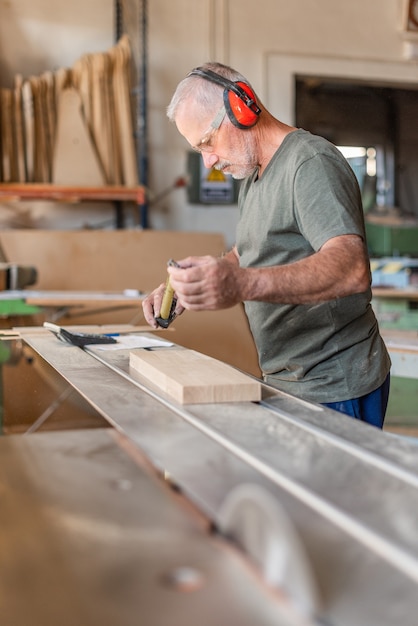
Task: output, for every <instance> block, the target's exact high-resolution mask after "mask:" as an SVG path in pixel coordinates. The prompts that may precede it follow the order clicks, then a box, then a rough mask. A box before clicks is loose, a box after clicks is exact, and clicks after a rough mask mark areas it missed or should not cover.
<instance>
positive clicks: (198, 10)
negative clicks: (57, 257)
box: [0, 0, 418, 243]
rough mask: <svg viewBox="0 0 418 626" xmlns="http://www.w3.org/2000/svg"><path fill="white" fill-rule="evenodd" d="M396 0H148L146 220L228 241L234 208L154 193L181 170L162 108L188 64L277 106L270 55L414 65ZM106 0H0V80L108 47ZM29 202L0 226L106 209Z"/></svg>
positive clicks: (176, 139) (95, 219)
mask: <svg viewBox="0 0 418 626" xmlns="http://www.w3.org/2000/svg"><path fill="white" fill-rule="evenodd" d="M127 4H129V2H127ZM402 4H403V2H402V0H350V2H346V3H340V2H335V0H315V1H311V2H307V1H306V0H293V1H292V2H288V0H259V2H258V3H257V4H256V5H255V4H254V3H253V2H251V1H250V0H201V1H199V2H196V1H195V0H149V1H148V27H149V28H148V107H149V108H148V120H149V133H148V136H149V172H150V180H149V186H150V189H151V192H152V195H153V196H154V197H156V198H158V196H159V195H161V196H162V197H161V199H160V200H158V201H156V202H155V203H152V202H151V206H150V209H149V221H150V226H151V227H153V228H158V229H166V230H191V231H210V232H213V231H214V230H217V231H220V232H222V233H223V235H224V236H225V238H226V240H227V242H228V243H232V242H233V240H234V228H235V223H236V219H237V209H236V206H235V205H232V206H212V205H211V206H202V205H196V204H189V203H188V202H187V195H186V190H185V189H184V188H176V189H173V190H172V191H171V192H170V193H168V194H166V195H164V194H163V193H162V192H163V191H164V190H166V189H168V188H169V187H170V186H171V185H172V184H173V182H174V181H175V180H176V179H177V178H178V177H180V176H183V175H185V174H186V173H187V172H186V156H187V146H186V145H185V142H184V140H183V139H182V138H181V137H180V136H179V135H178V133H177V131H176V129H175V127H174V126H173V125H171V124H170V123H169V122H168V121H167V119H166V115H165V109H166V106H167V103H168V102H169V99H170V96H171V94H172V92H173V89H174V88H175V86H176V84H177V82H178V81H179V80H180V79H181V78H182V77H183V76H184V75H185V74H186V73H187V72H188V71H189V70H190V69H191V68H192V67H194V66H197V65H199V64H201V63H203V62H204V61H206V60H208V59H217V60H219V61H222V62H226V63H229V64H231V65H233V66H235V67H237V68H238V69H240V70H241V71H242V72H243V73H244V74H245V75H246V76H247V77H248V78H249V79H250V80H251V82H252V83H253V86H254V87H255V89H256V90H257V91H258V92H259V94H260V96H261V98H262V99H263V100H265V102H266V104H267V105H270V106H273V112H275V110H274V107H275V106H276V103H275V102H273V99H272V96H271V71H269V58H270V57H271V55H272V54H276V55H277V54H278V55H294V56H295V57H299V56H300V57H305V56H306V57H310V58H313V57H322V58H325V59H329V60H330V61H335V60H337V61H338V59H341V60H347V59H353V60H356V61H365V62H369V61H373V62H374V63H378V64H381V66H382V68H383V70H384V67H385V64H386V63H388V64H391V63H402V64H405V65H411V64H412V65H415V69H416V61H414V60H410V59H408V58H405V42H404V38H403V36H402V29H401V13H402ZM113 5H114V3H113V2H111V1H110V0H89V2H85V1H83V2H82V1H81V0H73V2H71V3H65V2H63V1H62V0H61V1H58V0H1V1H0V86H1V87H11V86H12V84H13V77H14V75H15V74H17V73H20V74H22V75H23V76H24V77H27V76H29V75H30V74H39V73H41V72H43V71H46V70H54V69H57V68H59V67H65V66H71V65H72V64H73V63H74V62H75V61H76V60H77V59H78V58H79V57H80V56H81V55H83V54H85V53H88V52H95V51H99V50H106V49H108V48H109V47H110V46H111V45H113V44H114V33H115V25H114V15H113V10H114V6H113ZM138 27H139V26H138ZM417 75H418V71H417ZM270 101H272V102H270ZM285 121H291V120H285ZM33 206H34V205H33V204H32V205H29V203H21V205H20V206H19V208H16V205H13V207H10V206H7V207H3V211H2V215H0V226H3V227H7V226H16V225H18V226H24V227H25V226H26V227H42V228H62V227H64V228H67V227H74V228H78V227H83V226H86V225H89V226H91V225H93V226H94V225H95V224H96V223H97V224H99V223H102V222H103V221H106V219H105V218H106V216H111V213H110V211H111V209H110V208H107V209H106V210H104V211H103V212H100V214H99V213H98V212H97V210H92V209H88V208H87V207H85V208H83V210H82V211H80V210H75V209H74V208H66V209H63V208H62V207H60V208H59V210H56V211H55V210H54V211H52V210H51V208H50V207H48V208H45V209H42V208H41V209H38V213H35V214H34V213H33ZM106 211H109V213H106ZM33 215H35V217H33ZM133 219H134V220H135V219H136V218H135V216H134V217H133ZM16 222H17V224H16Z"/></svg>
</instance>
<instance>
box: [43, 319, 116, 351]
mask: <svg viewBox="0 0 418 626" xmlns="http://www.w3.org/2000/svg"><path fill="white" fill-rule="evenodd" d="M44 328H47V329H48V330H50V331H51V332H53V333H54V335H56V336H57V337H58V339H60V340H61V341H64V342H65V343H70V344H71V345H73V346H78V347H79V348H83V347H84V346H87V345H92V344H95V343H117V340H116V339H115V338H114V337H112V335H103V334H98V333H76V332H72V331H69V330H66V329H65V328H62V327H61V326H57V325H56V324H51V322H44Z"/></svg>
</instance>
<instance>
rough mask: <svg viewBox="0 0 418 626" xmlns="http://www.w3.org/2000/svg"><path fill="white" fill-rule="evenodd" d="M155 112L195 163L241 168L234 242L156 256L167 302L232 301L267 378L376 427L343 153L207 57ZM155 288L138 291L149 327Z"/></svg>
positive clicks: (366, 274)
mask: <svg viewBox="0 0 418 626" xmlns="http://www.w3.org/2000/svg"><path fill="white" fill-rule="evenodd" d="M167 114H168V117H169V119H171V120H172V121H174V122H175V124H176V126H177V129H178V130H179V132H180V133H181V134H182V135H183V136H184V137H185V139H186V140H187V141H188V143H189V144H190V146H191V147H192V148H194V149H195V150H198V151H199V152H200V153H201V155H202V158H203V161H204V164H205V166H206V167H207V168H209V169H210V168H215V169H218V170H220V171H222V172H224V173H225V174H230V175H232V176H233V177H234V178H238V179H245V180H244V181H243V182H242V183H241V187H240V193H239V201H238V203H239V209H240V218H239V222H238V225H237V233H236V234H237V237H236V245H235V246H234V248H233V249H232V250H231V251H230V252H229V253H228V254H226V255H225V256H223V257H222V258H214V257H210V256H204V257H189V258H186V259H183V260H180V261H179V262H178V263H179V265H180V268H179V267H169V268H168V271H169V274H170V282H171V286H172V287H173V289H174V290H175V292H176V297H177V305H176V313H177V314H179V313H182V312H183V311H184V309H188V310H191V311H200V310H215V309H222V308H228V307H231V306H233V305H235V304H237V303H238V302H241V301H242V302H244V305H245V311H246V314H247V316H248V320H249V323H250V328H251V332H252V334H253V337H254V340H255V344H256V347H257V350H258V356H259V362H260V367H261V370H262V372H263V378H264V380H265V381H266V382H267V383H269V384H271V385H273V386H275V387H277V388H278V389H281V390H283V391H285V392H289V393H291V394H294V395H295V396H297V397H299V398H303V399H306V400H308V401H314V402H319V403H321V404H324V405H326V406H330V407H331V408H334V409H336V410H338V411H341V412H343V413H346V414H348V415H351V416H352V417H355V418H358V419H360V420H362V421H365V422H368V423H370V424H373V425H375V426H377V427H380V428H381V427H382V426H383V420H384V416H385V411H386V406H387V400H388V394H389V370H390V359H389V355H388V353H387V351H386V348H385V345H384V343H383V340H382V338H381V336H380V334H379V329H378V324H377V321H376V318H375V316H374V313H373V310H372V308H371V305H370V300H371V289H370V283H371V279H370V267H369V259H368V255H367V249H366V243H365V230H364V218H363V210H362V203H361V195H360V190H359V187H358V184H357V180H356V178H355V176H354V174H353V172H352V170H351V168H350V167H349V165H348V163H347V161H346V159H345V158H344V157H343V156H342V155H341V153H340V152H339V150H338V149H337V148H336V147H335V146H333V145H332V144H331V143H329V142H327V141H326V140H325V139H323V138H321V137H317V136H314V135H311V134H310V133H308V132H307V131H304V130H302V129H298V128H295V127H292V126H288V125H286V124H284V123H282V122H281V121H279V120H277V119H276V118H274V117H273V116H272V115H271V114H270V113H269V111H267V110H266V109H265V108H264V107H263V106H262V105H261V103H260V102H259V100H258V99H257V97H256V96H255V94H254V92H253V90H252V88H251V87H250V85H249V83H248V81H247V80H246V79H245V78H244V77H243V76H242V75H241V74H239V73H238V72H236V71H235V70H233V69H232V68H229V67H227V66H224V65H221V64H219V63H207V64H205V65H204V66H202V67H200V68H196V69H195V70H193V71H192V72H191V73H190V74H189V75H188V76H187V77H186V78H185V79H184V80H182V81H181V82H180V84H179V85H178V87H177V89H176V91H175V93H174V95H173V98H172V100H171V103H170V105H169V107H168V110H167ZM163 289H164V285H160V287H158V288H157V289H156V290H155V291H154V292H153V293H152V294H150V296H149V297H147V298H146V299H145V301H144V303H143V310H144V315H145V318H146V320H147V322H148V323H149V324H150V325H151V326H153V327H157V322H156V320H155V318H156V317H158V315H159V312H160V306H161V299H162V293H163Z"/></svg>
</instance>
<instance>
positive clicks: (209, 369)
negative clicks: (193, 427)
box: [129, 348, 261, 404]
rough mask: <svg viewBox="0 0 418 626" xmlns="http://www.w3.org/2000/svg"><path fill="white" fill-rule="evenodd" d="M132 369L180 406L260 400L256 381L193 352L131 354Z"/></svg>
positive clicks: (173, 350)
mask: <svg viewBox="0 0 418 626" xmlns="http://www.w3.org/2000/svg"><path fill="white" fill-rule="evenodd" d="M129 365H130V367H131V368H133V369H134V370H135V371H136V372H138V373H139V374H141V376H143V377H144V378H146V379H147V380H148V381H149V382H151V383H152V384H153V385H156V386H157V387H158V388H159V389H160V390H161V391H163V392H164V393H166V394H168V395H169V396H170V397H171V398H173V399H174V400H176V401H177V402H179V403H180V404H194V403H199V404H201V403H208V402H249V401H253V402H257V401H259V400H261V384H260V383H259V382H258V381H257V380H254V379H253V378H251V377H250V376H247V375H246V374H243V373H242V372H240V371H238V370H236V369H234V368H233V367H231V366H230V365H227V364H226V363H222V361H218V360H217V359H213V358H212V357H209V356H206V355H205V354H201V353H199V352H195V351H194V350H185V349H181V348H180V349H177V348H168V349H157V350H143V349H137V350H132V351H131V352H130V356H129Z"/></svg>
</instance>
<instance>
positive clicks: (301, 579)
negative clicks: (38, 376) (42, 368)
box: [0, 329, 418, 626]
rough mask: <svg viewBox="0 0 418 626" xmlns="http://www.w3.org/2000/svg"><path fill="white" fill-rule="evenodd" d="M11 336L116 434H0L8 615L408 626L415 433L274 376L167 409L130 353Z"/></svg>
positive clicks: (415, 512)
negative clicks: (310, 397)
mask: <svg viewBox="0 0 418 626" xmlns="http://www.w3.org/2000/svg"><path fill="white" fill-rule="evenodd" d="M22 336H23V338H24V341H25V342H26V343H27V345H29V346H30V347H31V349H32V350H33V351H34V352H35V353H36V354H37V355H39V356H40V357H41V358H42V359H44V360H45V361H46V362H47V363H49V365H50V366H52V367H53V368H54V369H55V370H56V371H57V372H58V373H59V374H60V376H61V377H62V378H63V379H64V380H65V381H66V382H67V383H68V385H69V386H70V387H71V388H74V389H75V390H76V391H77V392H78V393H79V394H80V395H81V396H82V397H83V398H84V399H85V400H87V401H88V402H89V403H90V404H91V405H92V406H93V407H94V408H95V409H96V410H97V411H98V412H99V413H100V414H101V415H102V416H103V417H104V418H105V419H106V420H107V421H108V422H109V423H110V425H111V426H112V428H108V429H105V430H102V429H96V430H86V431H76V432H66V433H35V434H31V435H28V436H15V435H13V436H10V437H4V438H2V439H1V440H0V445H1V447H2V451H1V453H0V468H1V476H2V478H1V483H0V488H1V491H2V493H3V495H5V503H6V506H3V508H2V512H1V513H0V515H1V519H2V522H3V524H2V525H3V529H4V532H3V535H2V539H3V544H4V549H3V550H2V554H3V555H5V556H4V559H5V562H3V563H4V566H3V568H1V570H0V597H1V598H2V609H0V611H3V613H2V615H4V616H5V618H4V623H7V624H8V625H9V624H10V625H14V624H16V626H17V625H21V624H24V623H27V620H26V618H25V616H26V615H30V616H31V619H30V623H31V624H34V625H36V626H37V625H38V624H42V626H45V625H48V624H57V623H60V624H63V625H65V624H74V623H79V624H83V626H85V625H86V626H89V625H90V624H99V623H100V624H101V625H107V624H109V626H110V624H112V625H114V624H118V626H125V624H126V625H128V624H144V625H145V624H150V625H151V624H152V626H159V624H167V623H170V624H181V625H182V626H188V625H189V624H190V625H192V624H193V625H196V624H197V623H198V624H199V626H203V625H204V626H205V625H206V624H207V625H210V626H211V625H212V624H213V625H215V624H217V625H220V624H228V626H229V625H231V626H232V625H235V624H237V625H238V624H239V625H240V626H241V625H245V624H257V626H258V625H263V624H273V623H274V624H276V626H281V625H283V626H287V624H292V625H293V624H295V625H299V624H300V625H302V624H303V625H308V624H311V625H312V624H321V625H324V626H325V625H327V626H334V625H335V626H337V625H338V626H360V625H361V626H393V625H394V624H402V626H415V624H416V621H417V618H416V614H417V611H418V454H417V452H418V448H417V447H416V445H415V444H414V442H413V441H409V440H407V439H405V438H400V437H397V436H394V435H391V434H389V433H384V432H381V431H379V430H377V429H375V428H373V427H371V426H368V425H364V424H361V423H358V422H356V421H354V420H352V419H350V418H348V417H345V416H342V415H340V414H336V413H334V412H333V411H330V410H328V409H325V408H323V407H321V406H318V405H315V404H309V403H306V402H303V401H301V400H298V399H297V398H294V397H292V396H289V395H287V394H283V393H281V392H278V391H277V390H274V389H272V388H270V387H268V386H263V399H262V400H261V402H258V403H253V402H241V403H224V404H219V403H217V404H205V405H204V404H195V405H187V406H184V405H178V404H176V403H174V402H173V401H172V400H170V399H168V398H167V397H164V395H162V394H161V393H158V392H157V390H156V389H153V388H152V386H151V385H150V384H146V383H145V382H144V381H143V380H141V378H140V377H139V375H133V374H132V372H130V370H129V351H128V350H117V351H108V352H106V351H103V350H101V349H100V348H99V347H97V346H96V347H93V346H92V347H89V348H87V349H84V350H82V349H80V348H76V347H73V346H70V345H66V344H64V343H61V342H59V341H58V340H57V339H56V338H55V337H54V336H52V335H51V334H50V333H48V332H47V331H43V332H42V330H41V329H33V330H31V329H25V332H24V333H23V334H22ZM169 487H171V488H169ZM34 581H35V584H34ZM185 590H186V591H185ZM23 597H25V600H24V602H23V600H22V602H21V603H20V602H19V598H23ZM25 611H26V613H25ZM15 615H18V616H19V619H20V621H19V619H17V620H15V621H13V616H15ZM28 623H29V622H28Z"/></svg>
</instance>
